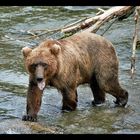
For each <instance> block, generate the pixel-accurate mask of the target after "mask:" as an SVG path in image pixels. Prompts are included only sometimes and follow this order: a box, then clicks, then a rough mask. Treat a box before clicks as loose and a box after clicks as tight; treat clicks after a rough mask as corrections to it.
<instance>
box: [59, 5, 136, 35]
mask: <svg viewBox="0 0 140 140" xmlns="http://www.w3.org/2000/svg"><path fill="white" fill-rule="evenodd" d="M134 10H135V7H134V6H115V7H112V8H110V9H109V10H106V11H104V13H103V14H101V15H97V16H95V17H91V18H88V19H86V20H85V21H83V22H81V23H78V24H76V25H74V26H70V27H63V28H62V29H61V32H62V33H75V32H78V31H80V30H83V29H86V30H87V31H89V32H94V33H95V32H97V31H98V29H99V28H100V27H101V26H102V25H103V24H104V23H105V22H107V21H109V20H111V19H113V18H118V19H121V20H122V19H124V18H127V17H128V16H129V15H130V14H132V13H133V12H134Z"/></svg>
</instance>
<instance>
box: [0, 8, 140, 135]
mask: <svg viewBox="0 0 140 140" xmlns="http://www.w3.org/2000/svg"><path fill="white" fill-rule="evenodd" d="M96 8H97V6H96V7H92V6H87V7H81V6H80V7H79V6H76V7H71V6H65V7H61V6H60V7H58V6H57V7H47V6H44V7H43V6H42V7H40V6H33V7H31V6H28V7H18V6H14V7H0V17H1V21H0V133H1V134H3V133H5V134H24V133H26V134H27V133H30V134H34V133H38V134H40V133H42V134H46V133H62V134H63V133H68V134H71V133H72V134H83V133H84V134H85V133H88V134H120V133H129V134H135V133H140V117H139V116H140V94H139V91H140V86H139V85H140V71H139V69H140V61H139V59H140V50H139V49H138V50H137V51H136V74H135V77H134V79H133V80H132V79H131V75H130V67H131V61H130V58H131V48H132V41H133V40H132V36H133V33H134V21H133V16H130V17H129V18H127V19H125V20H123V21H118V22H115V23H114V24H113V25H112V27H111V28H110V29H109V30H108V31H107V32H106V33H105V34H104V36H105V37H106V38H108V39H109V40H111V42H112V43H113V44H114V45H115V49H116V52H117V55H118V58H119V60H120V67H119V80H120V83H121V85H122V86H123V87H124V88H126V89H127V90H128V92H129V101H128V104H127V106H126V107H125V108H119V107H114V103H113V100H114V98H113V97H112V96H111V95H108V94H107V95H106V103H105V104H104V105H103V106H100V107H93V106H92V104H91V101H92V100H93V96H92V93H91V90H90V88H89V87H88V85H81V86H80V87H78V99H79V101H78V107H77V110H76V111H73V112H68V113H62V112H61V98H62V97H61V94H60V93H58V91H57V90H56V89H55V88H46V89H45V92H44V96H43V100H42V106H41V109H40V112H39V114H38V118H39V119H38V122H36V123H33V122H23V121H21V117H22V115H23V114H25V107H26V92H27V87H28V75H27V73H26V71H25V68H24V65H23V56H22V54H21V49H22V47H24V46H26V45H29V44H31V43H36V42H38V41H41V39H40V40H34V41H33V40H32V39H26V40H24V39H20V40H16V39H18V38H21V37H22V38H24V37H27V36H26V35H24V31H25V30H29V29H54V28H59V27H61V26H62V25H65V24H67V23H70V22H74V21H76V20H79V19H81V18H85V17H92V16H94V15H95V12H97V10H96ZM105 8H108V7H105ZM105 28H107V25H105V26H103V27H102V28H101V30H99V31H98V32H97V33H98V34H100V33H101V32H103V30H104V29H105ZM7 36H8V37H10V38H11V40H10V39H8V38H7ZM58 36H59V35H58V34H56V35H55V36H49V37H53V38H57V37H58ZM12 38H14V39H15V40H12Z"/></svg>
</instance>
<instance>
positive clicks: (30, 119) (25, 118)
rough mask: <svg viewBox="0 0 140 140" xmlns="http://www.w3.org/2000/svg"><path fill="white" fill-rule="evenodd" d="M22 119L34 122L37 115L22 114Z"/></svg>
mask: <svg viewBox="0 0 140 140" xmlns="http://www.w3.org/2000/svg"><path fill="white" fill-rule="evenodd" d="M22 120H23V121H31V122H36V121H37V117H36V116H34V117H33V116H30V115H24V116H23V117H22Z"/></svg>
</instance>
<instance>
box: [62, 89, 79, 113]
mask: <svg viewBox="0 0 140 140" xmlns="http://www.w3.org/2000/svg"><path fill="white" fill-rule="evenodd" d="M61 92H62V96H63V100H62V103H63V105H62V110H67V111H73V110H75V109H76V107H77V101H78V99H77V91H76V89H63V90H62V91H61Z"/></svg>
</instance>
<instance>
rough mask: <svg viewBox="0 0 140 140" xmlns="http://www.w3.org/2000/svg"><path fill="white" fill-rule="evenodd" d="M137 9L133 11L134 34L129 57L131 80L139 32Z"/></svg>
mask: <svg viewBox="0 0 140 140" xmlns="http://www.w3.org/2000/svg"><path fill="white" fill-rule="evenodd" d="M139 10H140V9H139V7H136V10H135V17H134V21H135V32H134V37H133V46H132V56H131V78H134V72H135V61H136V48H137V44H138V30H139V26H138V25H139V15H140V13H139Z"/></svg>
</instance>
